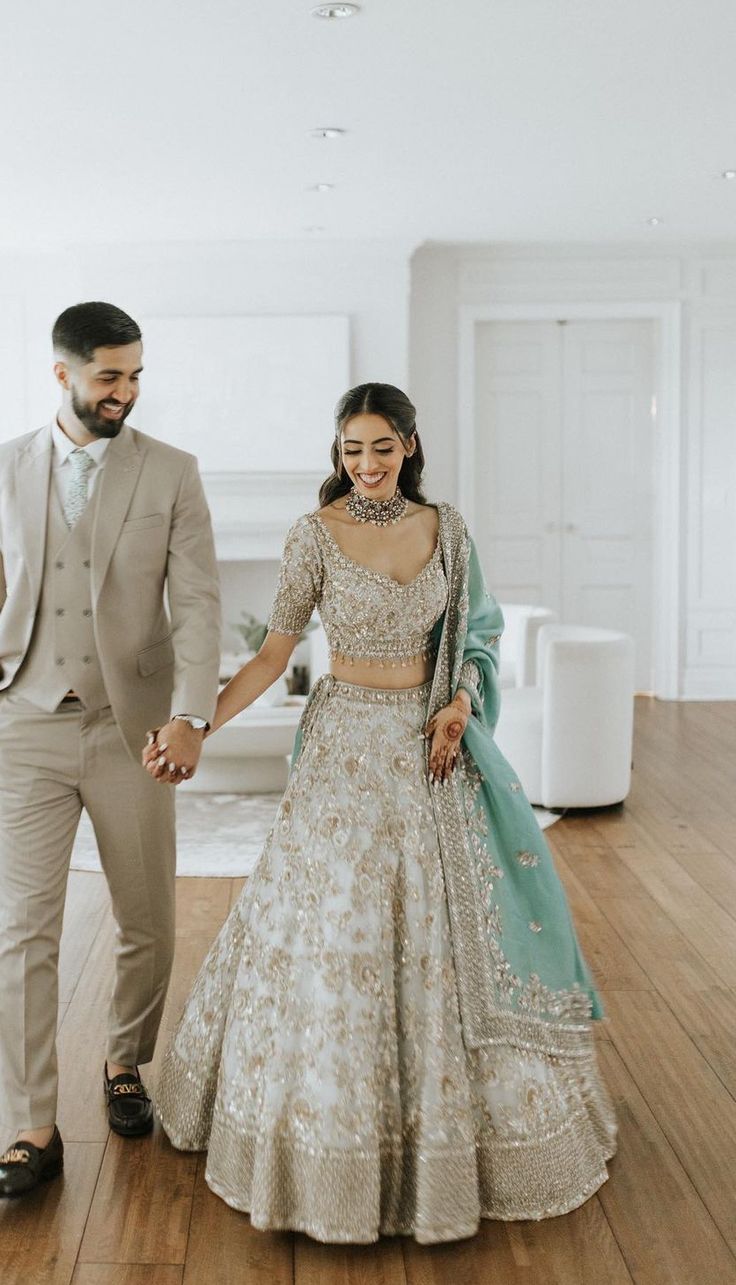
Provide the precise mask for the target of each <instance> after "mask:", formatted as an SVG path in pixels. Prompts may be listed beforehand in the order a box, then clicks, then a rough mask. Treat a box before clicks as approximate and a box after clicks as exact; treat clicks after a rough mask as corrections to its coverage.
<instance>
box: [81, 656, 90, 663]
mask: <svg viewBox="0 0 736 1285" xmlns="http://www.w3.org/2000/svg"><path fill="white" fill-rule="evenodd" d="M91 659H92V657H91V656H83V657H82V664H83V665H88V664H89V663H90V661H91Z"/></svg>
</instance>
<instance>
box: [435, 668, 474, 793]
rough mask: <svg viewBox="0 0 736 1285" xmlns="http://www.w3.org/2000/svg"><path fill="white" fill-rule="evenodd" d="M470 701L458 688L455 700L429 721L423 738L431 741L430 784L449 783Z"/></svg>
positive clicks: (468, 713) (462, 689)
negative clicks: (425, 737) (429, 738)
mask: <svg viewBox="0 0 736 1285" xmlns="http://www.w3.org/2000/svg"><path fill="white" fill-rule="evenodd" d="M470 710H471V705H470V697H469V695H468V693H467V692H466V691H465V690H464V688H461V689H460V690H459V692H458V693H457V695H456V696H455V699H454V700H453V701H452V702H451V703H450V704H449V705H445V707H444V709H440V710H438V711H437V713H436V714H435V716H434V718H431V719H430V720H429V722H428V723H427V726H426V727H425V729H424V735H425V736H427V737H431V738H432V743H431V746H430V750H429V780H430V783H431V784H433V785H434V784H436V783H437V782H440V783H442V782H444V781H449V779H450V775H451V773H452V771H453V769H454V767H455V760H456V758H457V756H458V754H459V753H460V741H461V739H462V735H463V732H464V731H465V728H466V727H467V725H468V719H469V718H470Z"/></svg>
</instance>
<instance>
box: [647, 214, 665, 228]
mask: <svg viewBox="0 0 736 1285" xmlns="http://www.w3.org/2000/svg"><path fill="white" fill-rule="evenodd" d="M661 222H662V220H661V219H658V218H657V216H656V214H653V215H652V217H651V219H647V223H648V224H649V226H650V228H657V227H659V225H660V223H661Z"/></svg>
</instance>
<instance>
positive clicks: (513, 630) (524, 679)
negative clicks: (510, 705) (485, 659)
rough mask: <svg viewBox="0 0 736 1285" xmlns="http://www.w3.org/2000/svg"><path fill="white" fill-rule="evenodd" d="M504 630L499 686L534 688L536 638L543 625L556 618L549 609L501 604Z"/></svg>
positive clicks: (512, 603) (513, 603)
mask: <svg viewBox="0 0 736 1285" xmlns="http://www.w3.org/2000/svg"><path fill="white" fill-rule="evenodd" d="M499 606H500V608H501V610H502V612H503V618H504V629H503V636H502V638H501V643H500V656H501V667H500V670H499V676H500V679H501V686H502V687H533V686H534V684H535V682H536V672H537V639H538V637H539V630H540V629H541V628H542V625H548V624H551V623H552V622H553V621H554V620H556V619H557V616H556V614H555V612H554V611H550V610H549V608H548V607H535V606H532V605H531V604H530V603H524V602H501V603H499Z"/></svg>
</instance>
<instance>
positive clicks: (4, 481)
mask: <svg viewBox="0 0 736 1285" xmlns="http://www.w3.org/2000/svg"><path fill="white" fill-rule="evenodd" d="M53 345H54V359H55V365H54V372H55V375H56V378H57V380H58V382H59V385H60V388H61V407H60V409H59V411H58V414H57V416H56V417H55V419H54V420H53V421H52V423H51V424H50V425H48V426H47V427H46V428H42V429H41V430H40V431H38V432H34V433H29V434H27V435H26V436H24V437H19V438H16V439H15V440H14V441H12V442H9V443H8V444H7V445H5V446H2V447H0V666H1V673H0V1145H2V1146H5V1145H6V1143H7V1142H8V1141H10V1142H11V1143H12V1144H13V1145H11V1146H10V1148H9V1150H7V1151H6V1152H5V1153H4V1154H3V1155H0V1195H3V1196H10V1195H19V1194H21V1193H23V1192H26V1191H29V1190H31V1189H32V1188H33V1187H35V1186H36V1185H37V1184H38V1183H39V1182H40V1181H42V1180H43V1179H45V1178H50V1177H53V1176H54V1175H55V1174H57V1173H60V1172H61V1169H62V1166H63V1146H62V1141H61V1137H60V1135H59V1131H58V1128H57V1127H56V1123H55V1121H56V1104H57V1064H56V1046H55V1028H56V1013H57V994H58V981H57V963H58V953H59V938H60V935H61V926H62V917H63V913H64V901H65V895H66V884H67V874H68V869H69V859H70V855H71V850H72V845H73V842H74V836H75V833H76V829H77V825H78V823H79V817H80V813H81V810H82V808H86V810H87V812H88V813H89V816H90V818H91V820H92V824H93V826H94V830H95V834H96V837H97V843H98V846H99V851H100V860H101V862H102V866H103V869H104V871H105V875H106V877H107V882H108V885H109V888H110V895H111V898H112V906H113V912H114V915H115V919H116V921H117V946H116V954H115V985H114V990H113V994H112V1000H111V1007H110V1016H109V1025H108V1040H107V1060H106V1062H105V1067H104V1077H103V1083H104V1089H105V1094H106V1097H107V1109H108V1116H109V1121H110V1125H111V1127H112V1128H113V1129H115V1130H116V1131H117V1132H118V1133H121V1134H124V1135H137V1134H141V1133H145V1132H147V1131H148V1130H149V1129H150V1128H151V1127H152V1123H153V1108H152V1105H151V1102H150V1099H149V1098H148V1096H147V1094H146V1092H145V1089H144V1087H143V1084H142V1082H141V1080H140V1076H139V1074H138V1064H139V1063H144V1062H148V1061H150V1059H151V1057H152V1056H153V1049H154V1044H155V1041H156V1034H157V1031H158V1026H159V1022H160V1019H161V1013H162V1009H163V1004H164V1000H165V997H166V989H167V985H168V980H169V973H170V971H171V962H172V956H173V947H174V873H175V834H174V797H173V793H174V792H173V789H171V788H170V789H164V790H162V789H161V787H160V785H158V784H157V783H156V781H155V780H152V779H151V777H150V776H149V775H148V774H147V773H146V772H145V771H144V770H143V768H142V767H141V763H140V755H141V749H142V746H143V743H144V740H145V737H146V731H147V729H148V728H150V727H156V728H160V729H161V730H160V731H159V733H158V740H159V743H160V744H162V746H163V745H165V746H166V761H167V767H168V768H169V770H170V771H171V773H172V781H173V780H180V779H181V778H182V776H191V774H192V773H193V771H194V770H195V769H196V766H197V761H198V759H199V755H200V751H201V745H202V739H203V736H204V732H205V730H206V729H207V726H208V720H209V719H210V718H211V717H212V713H213V710H214V706H215V697H216V692H217V677H218V661H219V627H220V612H219V597H218V589H217V570H216V563H215V554H214V548H213V541H212V531H211V527H210V519H209V513H208V509H207V504H206V501H205V498H204V493H203V490H202V484H201V481H200V478H199V474H198V471H197V464H196V461H195V459H194V458H193V457H192V456H191V455H187V454H185V453H184V452H183V451H180V450H177V449H176V448H175V447H173V446H167V445H164V443H163V442H159V441H157V440H156V439H155V438H152V437H147V436H146V435H145V434H143V433H139V432H138V431H137V430H136V429H133V428H130V427H128V426H127V425H126V423H125V420H126V418H127V416H128V414H129V413H130V411H131V410H132V408H133V406H134V404H135V401H136V399H137V397H138V384H139V377H140V373H141V369H142V365H141V362H142V346H141V332H140V329H139V327H138V326H137V324H136V322H135V321H133V320H132V318H131V317H129V316H127V314H126V313H124V312H122V311H121V310H120V309H119V308H115V307H113V305H112V304H108V303H82V304H78V305H76V306H75V307H72V308H68V309H67V310H66V311H65V312H63V313H62V314H61V316H60V317H59V318H58V320H57V321H56V324H55V325H54V329H53ZM82 1052H83V1050H81V1049H80V1054H81V1053H82Z"/></svg>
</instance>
